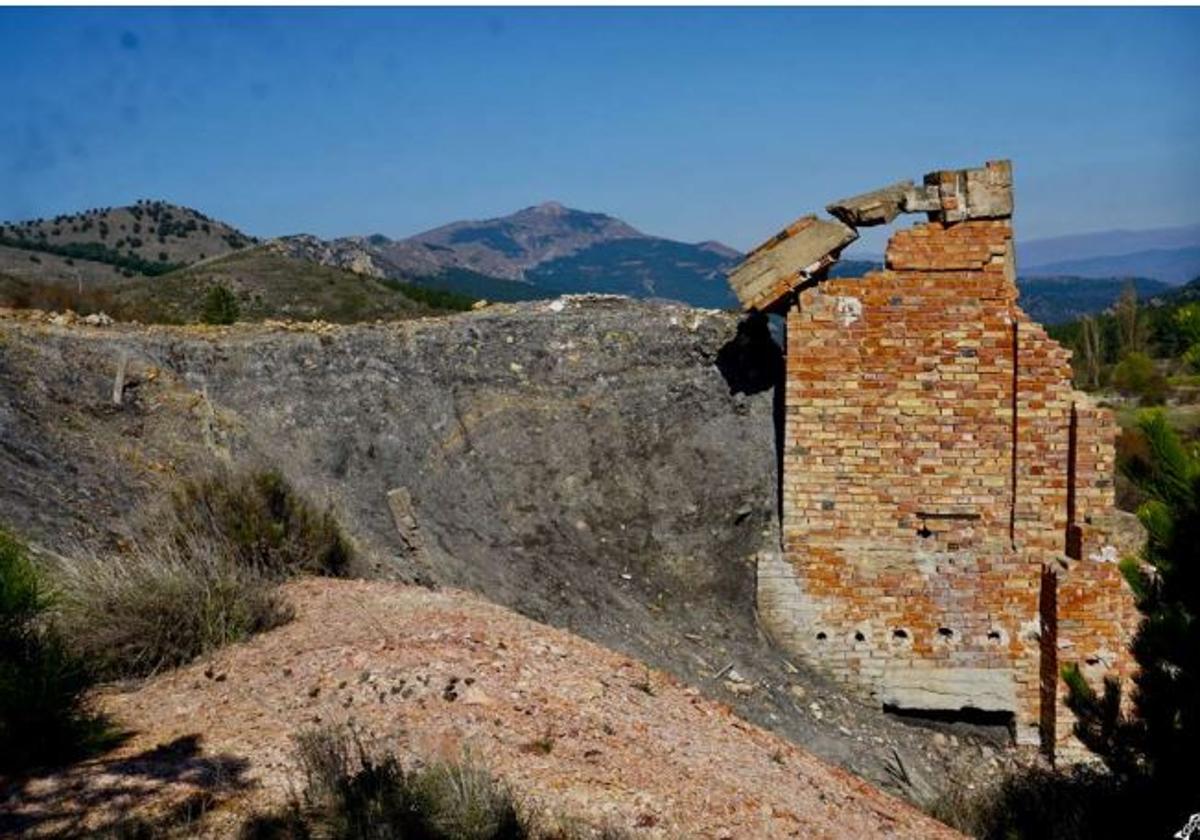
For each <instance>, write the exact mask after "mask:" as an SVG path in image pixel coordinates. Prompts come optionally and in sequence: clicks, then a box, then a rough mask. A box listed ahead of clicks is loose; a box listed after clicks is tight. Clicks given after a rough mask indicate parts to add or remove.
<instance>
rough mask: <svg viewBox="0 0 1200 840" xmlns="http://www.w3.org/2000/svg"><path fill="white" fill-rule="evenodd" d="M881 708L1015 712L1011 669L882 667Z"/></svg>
mask: <svg viewBox="0 0 1200 840" xmlns="http://www.w3.org/2000/svg"><path fill="white" fill-rule="evenodd" d="M880 697H881V699H882V700H883V703H884V705H888V706H895V707H896V708H899V709H926V710H929V711H958V710H960V709H979V710H980V711H984V712H1016V711H1017V686H1016V680H1015V678H1014V674H1013V671H1012V669H1010V668H927V667H922V666H920V665H916V666H912V667H907V666H904V665H894V666H888V667H885V669H884V672H883V677H882V679H881V681H880Z"/></svg>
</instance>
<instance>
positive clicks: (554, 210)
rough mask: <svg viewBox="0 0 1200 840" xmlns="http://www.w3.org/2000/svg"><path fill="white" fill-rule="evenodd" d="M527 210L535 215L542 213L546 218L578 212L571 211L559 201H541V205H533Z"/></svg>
mask: <svg viewBox="0 0 1200 840" xmlns="http://www.w3.org/2000/svg"><path fill="white" fill-rule="evenodd" d="M529 209H530V210H533V211H534V212H536V213H544V214H546V215H547V216H561V215H562V214H564V213H570V212H578V211H572V210H571V208H569V207H567V206H566V205H565V204H563V203H562V202H561V201H543V202H542V203H541V204H535V205H534V206H533V207H530V208H529Z"/></svg>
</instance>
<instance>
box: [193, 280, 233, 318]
mask: <svg viewBox="0 0 1200 840" xmlns="http://www.w3.org/2000/svg"><path fill="white" fill-rule="evenodd" d="M240 314H241V308H240V307H239V306H238V302H237V298H236V297H234V295H233V292H231V291H229V289H227V288H226V287H225V286H220V285H218V286H213V287H212V288H211V289H209V290H208V293H207V294H206V295H205V296H204V306H203V308H202V309H201V312H200V317H201V319H203V321H204V323H206V324H232V323H233V322H235V321H236V320H237V319H238V315H240Z"/></svg>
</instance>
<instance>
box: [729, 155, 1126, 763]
mask: <svg viewBox="0 0 1200 840" xmlns="http://www.w3.org/2000/svg"><path fill="white" fill-rule="evenodd" d="M969 172H974V173H980V172H982V173H983V175H976V176H964V175H962V173H958V174H957V176H955V173H951V175H952V176H955V177H950V178H948V177H947V176H946V173H935V174H934V175H933V176H927V178H926V183H927V185H928V184H929V183H930V182H931V181H932V183H933V184H934V185H935V187H936V186H937V185H938V184H946V183H950V184H951V186H952V189H954V188H956V187H961V185H962V184H967V185H969V184H970V183H971V177H976V178H978V179H986V178H987V177H988V176H989V174H991V173H992V168H991V166H989V167H988V168H987V169H985V170H970V171H969ZM1001 172H1002V173H1004V174H1007V173H1008V172H1009V170H1007V169H1003V170H1001ZM1008 184H1011V178H1010V176H1009V177H1008V178H1007V180H1006V182H1005V183H1001V184H1000V185H999V186H1000V187H1007V185H1008ZM890 189H891V190H893V192H892V193H891V194H892V195H895V194H896V191H897V190H901V191H902V190H904V189H908V190H911V189H912V188H911V185H897V187H893V188H890ZM872 195H876V196H877V195H878V194H872ZM941 198H942V199H943V201H942V203H943V204H945V203H946V202H945V201H944V199H945V193H942V194H941ZM968 199H969V195H968ZM853 201H854V200H850V202H849V203H850V204H851V205H853ZM951 203H952V204H954V205H955V206H961V205H962V204H966V206H968V207H970V206H971V203H970V201H969V200H967V201H965V202H964V201H963V200H962V192H961V190H960V191H959V193H958V201H957V202H951ZM845 204H846V203H843V204H839V205H834V206H831V208H830V209H831V212H834V211H835V207H843V206H844V205H845ZM861 204H862V202H859V205H858V206H859V207H861ZM895 204H896V205H897V206H898V207H900V206H902V205H903V198H900V199H897V200H896V201H895ZM927 206H929V205H927ZM1010 211H1011V199H1009V200H1008V201H1007V203H1004V202H1001V203H999V204H996V203H994V202H993V203H991V204H988V205H987V206H986V207H985V210H984V212H983V213H981V214H978V215H977V216H972V215H971V214H969V213H968V214H966V217H965V218H962V217H961V216H962V214H958V216H959V218H957V220H954V221H951V220H949V219H950V217H951V215H952V214H949V213H946V212H933V211H928V212H930V216H931V221H929V222H928V223H923V224H918V225H916V226H914V227H911V228H909V229H904V230H900V231H898V232H896V233H895V234H894V235H893V236H892V238H891V240H890V242H889V244H888V248H887V254H886V265H885V269H884V270H882V271H876V272H871V273H869V274H867V275H866V276H865V277H861V278H843V279H827V278H825V277H824V276H823V274H820V273H816V274H814V275H812V276H808V277H806V276H804V273H803V272H801V273H800V274H799V275H798V280H799V282H796V283H794V284H793V291H792V292H791V294H790V295H788V296H787V297H786V298H783V302H784V306H783V307H782V308H785V309H786V317H787V346H786V384H785V388H786V393H785V405H786V418H785V421H784V428H783V440H782V462H783V470H782V494H781V495H782V547H781V552H780V553H779V554H777V555H770V556H765V557H764V558H763V559H762V560H761V562H760V564H759V575H758V601H759V611H760V614H761V615H763V617H764V620H765V621H766V622H767V623H768V625H769V626H770V627H771V629H772V631H773V632H774V634H775V636H776V637H777V639H778V640H779V641H781V642H782V643H783V644H784V645H786V646H787V647H789V648H790V649H792V650H794V651H796V652H798V653H800V654H801V655H802V656H803V657H804V658H805V659H806V660H807V661H809V662H811V663H813V664H814V665H816V666H818V667H819V668H821V669H823V670H825V671H826V672H827V673H829V674H831V675H832V676H833V677H835V678H836V679H838V680H839V681H841V682H842V683H844V684H846V685H847V686H849V687H851V688H852V689H854V690H856V691H857V692H859V693H860V694H861V695H863V696H864V697H865V698H866V699H869V700H871V701H872V702H879V703H882V704H884V705H885V706H887V707H892V708H896V709H898V710H920V711H922V712H942V713H954V714H963V713H966V714H970V715H975V714H981V715H983V716H985V717H986V718H989V719H990V718H993V717H1000V718H1004V717H1006V716H1008V715H1011V716H1012V723H1013V724H1014V726H1015V730H1016V737H1017V740H1018V742H1020V743H1028V744H1040V745H1041V746H1042V747H1043V748H1044V749H1045V750H1046V751H1047V752H1050V753H1051V754H1053V753H1055V752H1056V751H1057V752H1059V753H1062V752H1064V751H1066V752H1071V751H1075V750H1076V748H1077V744H1076V743H1075V742H1074V740H1073V737H1072V736H1071V727H1072V723H1073V717H1072V715H1071V713H1070V711H1069V710H1067V709H1066V707H1065V705H1064V703H1063V697H1064V695H1065V686H1064V685H1063V684H1062V681H1061V680H1060V679H1059V676H1058V675H1059V666H1060V665H1061V664H1063V663H1065V662H1067V661H1077V662H1080V663H1081V665H1082V666H1083V668H1084V673H1085V675H1087V676H1088V677H1089V678H1091V679H1093V680H1095V681H1096V682H1099V680H1100V679H1101V678H1102V677H1103V676H1104V675H1106V674H1115V675H1118V676H1120V677H1122V678H1128V676H1129V675H1130V674H1129V668H1130V658H1129V655H1128V653H1127V647H1128V643H1129V640H1130V636H1131V634H1132V632H1133V630H1134V629H1135V627H1136V613H1135V611H1134V607H1133V603H1132V598H1131V596H1130V595H1129V593H1128V590H1127V587H1126V585H1125V583H1124V581H1123V580H1122V579H1121V576H1120V574H1119V572H1118V570H1117V567H1116V563H1115V560H1116V559H1118V556H1119V551H1118V550H1117V549H1116V548H1115V547H1114V546H1113V543H1114V541H1115V538H1114V536H1113V533H1112V529H1111V524H1112V515H1113V512H1114V491H1113V443H1114V438H1115V427H1114V424H1113V420H1112V417H1111V415H1110V414H1109V413H1108V412H1107V411H1104V410H1102V409H1100V408H1098V407H1096V406H1095V405H1093V404H1092V402H1091V401H1090V399H1089V397H1088V396H1087V395H1085V394H1082V393H1079V392H1076V391H1074V390H1073V389H1072V387H1071V371H1070V365H1069V361H1070V357H1069V353H1068V352H1067V351H1066V350H1064V349H1063V348H1062V347H1060V346H1059V345H1058V344H1057V343H1055V342H1054V341H1053V340H1051V339H1050V338H1049V337H1048V336H1047V334H1046V332H1045V330H1044V329H1043V328H1042V327H1041V326H1040V325H1038V324H1036V323H1035V322H1033V321H1031V320H1030V319H1029V318H1028V317H1027V316H1026V315H1025V313H1023V312H1022V311H1021V309H1020V307H1019V306H1018V305H1017V297H1018V294H1017V286H1016V277H1015V272H1014V265H1015V260H1014V249H1013V236H1012V227H1011V222H1010V219H1009V212H1010ZM856 212H857V211H855V212H850V211H847V212H844V213H838V215H839V216H840V217H842V218H844V219H847V220H849V221H851V222H853V221H860V222H861V221H862V218H861V214H859V215H857V216H856V215H855V213H856ZM896 212H899V210H898V209H897V211H896ZM895 214H896V213H895V212H892V213H890V214H888V213H884V214H882V215H880V216H879V217H878V219H877V220H879V219H881V220H890V218H893V217H894V216H895ZM793 274H795V272H794V271H793ZM764 276H765V275H760V276H759V277H758V278H756V281H755V282H757V283H758V284H759V288H764V284H763V279H764ZM772 282H773V283H774V284H775V288H778V283H779V277H778V276H775V277H774V278H773V280H772ZM768 285H769V284H768ZM735 288H736V284H735Z"/></svg>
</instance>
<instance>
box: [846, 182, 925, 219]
mask: <svg viewBox="0 0 1200 840" xmlns="http://www.w3.org/2000/svg"><path fill="white" fill-rule="evenodd" d="M912 189H913V182H912V181H898V182H897V183H895V184H891V185H889V186H886V187H881V188H880V189H877V190H872V191H871V192H866V193H863V194H861V195H856V196H852V197H850V198H842V199H838V200H837V201H834V202H832V203H831V204H828V205H826V207H825V209H826V210H827V211H828V212H829V213H830V214H831V215H833V216H836V217H837V218H839V219H841V220H842V221H843V222H845V223H846V224H848V225H852V226H853V227H871V226H872V225H886V224H887V223H888V222H890V221H892V219H894V218H896V217H897V216H899V215H900V213H901V211H902V210H903V205H904V197H905V196H906V195H907V194H908V192H909V191H910V190H912Z"/></svg>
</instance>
